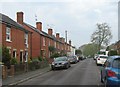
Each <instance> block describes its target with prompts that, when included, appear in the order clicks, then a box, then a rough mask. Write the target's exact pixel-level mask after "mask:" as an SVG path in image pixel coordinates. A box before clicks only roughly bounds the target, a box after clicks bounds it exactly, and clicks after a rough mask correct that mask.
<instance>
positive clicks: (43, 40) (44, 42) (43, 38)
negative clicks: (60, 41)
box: [43, 37, 45, 46]
mask: <svg viewBox="0 0 120 87" xmlns="http://www.w3.org/2000/svg"><path fill="white" fill-rule="evenodd" d="M43 46H45V37H43Z"/></svg>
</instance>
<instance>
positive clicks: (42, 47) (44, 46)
mask: <svg viewBox="0 0 120 87" xmlns="http://www.w3.org/2000/svg"><path fill="white" fill-rule="evenodd" d="M17 22H18V25H19V26H21V27H23V28H24V29H23V30H22V29H20V28H17V27H14V26H10V30H11V33H10V34H11V41H6V26H7V25H6V24H1V25H2V44H3V45H4V46H6V47H7V48H8V49H9V50H10V53H11V56H16V58H17V60H18V61H19V62H20V61H22V62H23V61H24V60H23V59H24V55H25V54H26V53H25V52H26V51H27V52H28V57H27V58H28V60H29V59H30V58H37V57H38V56H40V57H43V58H47V59H49V58H50V51H49V46H54V47H55V49H56V52H59V53H61V52H65V53H66V54H67V52H70V51H71V50H70V47H71V44H70V43H69V44H68V43H66V42H65V39H64V38H62V37H60V34H59V33H56V36H54V35H53V29H48V33H46V32H44V31H43V29H42V23H41V22H37V23H36V27H33V26H31V25H29V24H27V23H25V22H24V13H23V12H17ZM26 31H27V34H28V45H27V46H26V44H25V36H26V35H27V34H26ZM26 37H27V36H26ZM14 51H15V52H16V55H15V52H14ZM21 53H22V60H21Z"/></svg>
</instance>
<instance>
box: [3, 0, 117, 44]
mask: <svg viewBox="0 0 120 87" xmlns="http://www.w3.org/2000/svg"><path fill="white" fill-rule="evenodd" d="M2 1H3V0H2ZM5 1H6V2H7V1H8V0H5ZM10 1H13V3H9V2H8V3H4V5H3V6H2V11H1V12H2V13H4V14H7V15H8V16H10V17H11V18H13V19H16V18H15V16H16V15H15V14H16V12H17V11H23V12H24V15H25V21H26V22H27V23H29V24H31V25H34V26H35V14H36V15H37V19H38V21H42V22H43V30H44V31H46V32H47V28H48V26H47V25H49V26H50V27H52V28H54V33H55V32H60V34H61V36H63V37H65V30H67V31H68V40H69V39H71V40H72V43H73V44H74V45H76V46H80V45H82V44H85V43H88V42H90V36H91V34H92V32H93V31H94V30H95V29H96V23H99V22H107V23H108V24H109V25H110V26H111V30H112V33H113V36H114V37H113V39H112V42H114V41H116V40H117V37H118V36H117V29H118V28H117V25H118V23H117V19H118V18H117V14H118V13H117V2H118V0H70V1H68V2H67V0H66V1H65V2H59V0H57V1H58V2H49V0H45V1H47V2H39V1H37V0H34V3H33V2H27V3H24V2H21V3H19V2H15V3H14V0H10ZM15 1H16V0H15ZM21 1H22V0H21ZM8 8H9V9H11V10H9V9H8Z"/></svg>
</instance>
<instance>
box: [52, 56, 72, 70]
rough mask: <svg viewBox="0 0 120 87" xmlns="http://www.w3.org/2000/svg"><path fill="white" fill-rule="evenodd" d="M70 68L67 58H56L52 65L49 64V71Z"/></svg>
mask: <svg viewBox="0 0 120 87" xmlns="http://www.w3.org/2000/svg"><path fill="white" fill-rule="evenodd" d="M69 67H70V62H69V60H68V58H67V57H57V58H54V60H53V62H52V64H51V69H52V70H55V69H57V68H66V69H68V68H69Z"/></svg>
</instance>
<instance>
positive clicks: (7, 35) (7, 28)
mask: <svg viewBox="0 0 120 87" xmlns="http://www.w3.org/2000/svg"><path fill="white" fill-rule="evenodd" d="M6 41H11V29H10V27H6Z"/></svg>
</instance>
